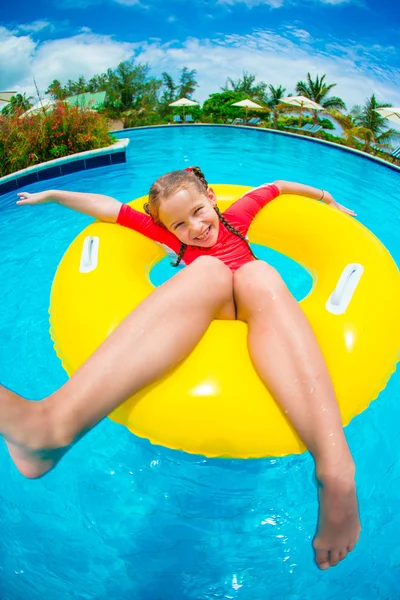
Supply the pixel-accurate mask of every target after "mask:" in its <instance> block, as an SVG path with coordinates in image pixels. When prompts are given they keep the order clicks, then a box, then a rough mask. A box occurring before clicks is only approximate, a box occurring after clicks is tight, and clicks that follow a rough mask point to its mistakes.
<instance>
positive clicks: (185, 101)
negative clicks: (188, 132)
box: [169, 98, 199, 119]
mask: <svg viewBox="0 0 400 600" xmlns="http://www.w3.org/2000/svg"><path fill="white" fill-rule="evenodd" d="M198 104H199V103H198V102H195V101H194V100H189V99H188V98H180V99H179V100H175V102H171V104H170V105H169V106H182V108H183V118H184V119H185V107H186V106H196V105H198Z"/></svg>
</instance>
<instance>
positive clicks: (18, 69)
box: [0, 28, 134, 95]
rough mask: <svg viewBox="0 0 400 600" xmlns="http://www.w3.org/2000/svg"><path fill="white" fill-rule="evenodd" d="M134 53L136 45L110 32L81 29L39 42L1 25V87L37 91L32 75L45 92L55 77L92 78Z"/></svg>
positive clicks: (64, 79)
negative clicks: (59, 37)
mask: <svg viewBox="0 0 400 600" xmlns="http://www.w3.org/2000/svg"><path fill="white" fill-rule="evenodd" d="M133 54H134V45H133V44H131V43H129V42H117V41H115V40H113V39H112V38H111V37H110V36H102V35H95V34H91V33H81V34H79V35H75V36H73V37H70V38H64V39H58V40H50V41H46V42H43V43H41V44H40V45H38V44H37V43H35V42H34V41H33V40H32V39H31V38H30V37H29V36H19V37H18V36H16V35H14V34H13V33H11V32H9V31H7V30H6V29H5V28H0V88H1V89H17V90H18V91H21V92H26V93H27V94H28V95H36V94H35V86H34V83H33V77H35V79H36V83H37V85H38V88H39V91H40V92H41V93H44V92H45V91H46V89H47V87H48V85H49V83H51V81H53V79H59V80H60V81H61V82H64V83H65V82H66V81H67V80H68V79H77V78H78V77H79V75H84V76H85V77H86V78H90V77H92V76H93V75H95V74H96V73H102V72H104V71H106V70H107V69H108V68H109V67H111V68H112V67H116V66H117V65H118V63H120V62H121V61H123V60H128V59H130V58H131V57H132V56H133Z"/></svg>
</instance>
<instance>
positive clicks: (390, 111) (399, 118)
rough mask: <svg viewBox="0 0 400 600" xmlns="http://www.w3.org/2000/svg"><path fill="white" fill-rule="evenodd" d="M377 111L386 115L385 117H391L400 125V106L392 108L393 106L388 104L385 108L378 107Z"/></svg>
mask: <svg viewBox="0 0 400 600" xmlns="http://www.w3.org/2000/svg"><path fill="white" fill-rule="evenodd" d="M375 110H376V112H377V113H379V114H380V115H382V117H385V119H390V120H391V121H394V122H395V123H397V124H398V125H400V108H392V107H391V106H387V107H385V108H376V109H375Z"/></svg>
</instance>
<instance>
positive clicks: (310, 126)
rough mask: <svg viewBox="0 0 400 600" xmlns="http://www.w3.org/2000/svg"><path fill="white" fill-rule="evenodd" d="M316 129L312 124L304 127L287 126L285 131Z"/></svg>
mask: <svg viewBox="0 0 400 600" xmlns="http://www.w3.org/2000/svg"><path fill="white" fill-rule="evenodd" d="M313 127H315V125H313V124H312V123H306V124H305V125H303V127H295V126H294V125H285V129H295V130H296V131H310V129H312V128H313Z"/></svg>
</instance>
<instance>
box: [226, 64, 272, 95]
mask: <svg viewBox="0 0 400 600" xmlns="http://www.w3.org/2000/svg"><path fill="white" fill-rule="evenodd" d="M256 78H257V76H256V75H254V74H253V73H247V71H244V72H243V78H242V79H237V80H236V81H235V80H234V79H232V78H231V77H228V79H227V80H226V83H225V85H224V86H223V87H222V88H221V89H222V91H223V92H229V91H233V92H238V93H239V94H242V95H243V99H245V98H247V97H250V99H252V100H255V101H257V100H258V101H259V102H262V101H263V99H264V96H265V92H266V89H267V84H266V83H264V82H263V81H260V83H257V84H256V83H255V81H256Z"/></svg>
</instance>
